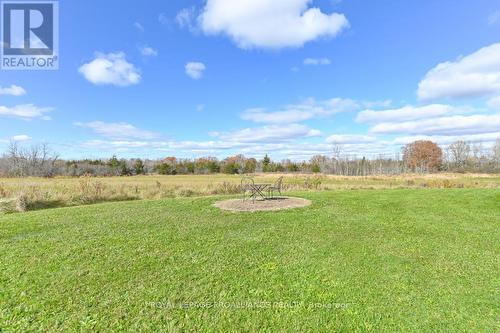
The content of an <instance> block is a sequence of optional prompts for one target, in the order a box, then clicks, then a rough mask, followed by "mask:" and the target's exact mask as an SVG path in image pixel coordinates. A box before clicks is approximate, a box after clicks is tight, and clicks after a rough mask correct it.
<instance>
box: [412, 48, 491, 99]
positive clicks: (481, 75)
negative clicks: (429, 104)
mask: <svg viewBox="0 0 500 333" xmlns="http://www.w3.org/2000/svg"><path fill="white" fill-rule="evenodd" d="M417 94H418V97H419V98H420V99H421V100H435V99H440V98H466V97H489V96H492V95H497V94H500V43H497V44H492V45H490V46H487V47H484V48H482V49H480V50H478V51H476V52H474V53H472V54H470V55H468V56H465V57H462V58H460V59H458V60H456V61H448V62H444V63H441V64H439V65H437V66H436V67H435V68H433V69H432V70H430V71H429V72H428V73H427V74H426V76H425V77H424V79H423V80H422V81H421V82H420V84H419V86H418V91H417Z"/></svg>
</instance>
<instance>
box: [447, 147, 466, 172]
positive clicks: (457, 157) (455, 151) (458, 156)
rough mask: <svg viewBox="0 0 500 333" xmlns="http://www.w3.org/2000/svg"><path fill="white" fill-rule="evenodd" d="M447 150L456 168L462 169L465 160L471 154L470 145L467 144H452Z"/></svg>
mask: <svg viewBox="0 0 500 333" xmlns="http://www.w3.org/2000/svg"><path fill="white" fill-rule="evenodd" d="M448 150H449V152H450V155H451V158H452V161H453V163H454V164H455V166H456V167H458V168H462V167H464V166H465V165H466V163H467V160H468V159H469V158H470V152H471V148H470V145H469V144H468V143H467V142H465V141H457V142H454V143H452V144H451V145H450V146H449V147H448Z"/></svg>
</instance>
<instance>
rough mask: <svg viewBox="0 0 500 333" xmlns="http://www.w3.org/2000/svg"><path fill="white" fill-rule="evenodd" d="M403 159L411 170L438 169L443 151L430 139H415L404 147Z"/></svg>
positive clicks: (441, 162)
mask: <svg viewBox="0 0 500 333" xmlns="http://www.w3.org/2000/svg"><path fill="white" fill-rule="evenodd" d="M403 159H404V161H405V163H406V165H407V166H408V167H409V168H410V169H411V170H413V171H419V172H426V171H427V172H431V171H438V170H439V169H440V168H441V165H442V164H443V151H442V150H441V148H439V146H438V145H437V144H435V143H434V142H432V141H424V140H421V141H415V142H413V143H410V144H407V145H406V146H405V147H404V149H403Z"/></svg>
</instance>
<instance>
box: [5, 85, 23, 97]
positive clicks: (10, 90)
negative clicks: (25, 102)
mask: <svg viewBox="0 0 500 333" xmlns="http://www.w3.org/2000/svg"><path fill="white" fill-rule="evenodd" d="M0 95H10V96H22V95H26V90H24V88H23V87H19V86H16V85H15V84H12V85H11V86H10V87H2V86H0Z"/></svg>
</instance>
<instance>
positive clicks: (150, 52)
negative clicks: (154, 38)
mask: <svg viewBox="0 0 500 333" xmlns="http://www.w3.org/2000/svg"><path fill="white" fill-rule="evenodd" d="M139 51H140V52H141V54H142V55H143V56H145V57H156V56H157V55H158V51H157V50H155V49H153V48H152V47H150V46H143V47H141V48H139Z"/></svg>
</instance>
